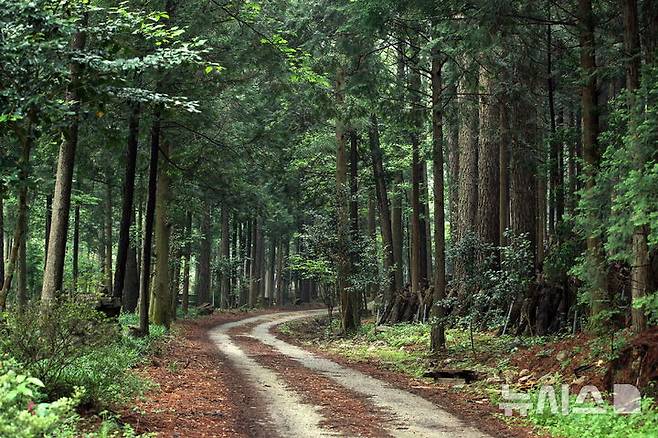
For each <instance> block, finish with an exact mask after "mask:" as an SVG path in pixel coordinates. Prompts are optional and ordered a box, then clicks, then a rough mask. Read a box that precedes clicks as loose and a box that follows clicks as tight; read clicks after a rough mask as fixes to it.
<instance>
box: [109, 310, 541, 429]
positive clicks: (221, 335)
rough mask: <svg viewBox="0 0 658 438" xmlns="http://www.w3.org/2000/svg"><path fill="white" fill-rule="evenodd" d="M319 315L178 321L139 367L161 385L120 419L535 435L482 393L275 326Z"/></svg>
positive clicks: (180, 425)
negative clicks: (321, 345)
mask: <svg viewBox="0 0 658 438" xmlns="http://www.w3.org/2000/svg"><path fill="white" fill-rule="evenodd" d="M321 313H322V311H321V310H304V311H296V312H289V311H274V312H272V311H269V312H257V313H219V314H216V315H213V316H211V317H207V318H202V319H198V320H191V321H183V322H181V323H179V324H178V325H177V330H178V335H177V336H175V337H174V338H173V340H171V341H170V342H169V343H168V344H167V345H166V346H165V348H164V349H163V350H162V354H161V355H160V356H158V357H154V358H153V359H152V360H151V361H150V363H148V364H147V365H146V366H144V367H142V368H141V369H140V370H139V371H138V372H139V373H140V374H142V375H143V376H145V377H148V378H149V379H151V380H152V381H154V382H155V383H156V387H155V388H154V389H153V390H151V391H150V392H149V393H147V394H146V395H145V396H144V397H143V398H142V399H140V400H138V401H137V402H136V403H135V405H134V406H131V407H128V408H125V409H124V410H123V412H122V413H121V414H122V420H123V421H124V422H127V423H130V424H131V425H133V426H134V427H135V429H136V431H137V432H139V433H147V432H153V433H156V434H157V436H163V437H277V436H278V437H289V436H295V437H318V436H349V437H357V436H363V437H407V436H409V437H411V436H413V437H485V436H501V437H502V436H505V437H508V436H517V437H525V436H532V434H531V433H530V432H529V429H527V428H526V429H523V428H516V427H515V428H510V427H509V426H508V425H507V424H506V422H505V421H503V420H502V419H501V418H500V417H499V416H497V415H495V412H494V410H493V409H492V407H491V405H490V404H489V403H488V402H485V401H484V400H483V399H482V397H481V396H480V397H479V399H478V398H469V396H465V395H464V394H457V393H452V392H450V391H448V390H447V389H446V387H443V386H441V385H436V384H434V383H432V382H429V381H428V380H427V379H425V380H419V379H416V378H413V377H409V376H408V375H405V374H403V373H400V372H395V371H387V370H384V369H382V368H381V367H378V366H376V365H373V364H368V363H357V364H355V363H351V362H350V361H348V360H346V359H345V358H343V357H341V356H340V355H334V354H332V353H328V352H326V351H319V350H315V349H313V348H309V347H308V346H307V345H304V348H299V347H298V346H295V345H293V342H290V339H289V337H288V336H286V335H285V334H282V333H281V332H279V331H278V330H277V329H276V327H278V326H279V325H281V324H283V323H287V322H290V321H293V320H297V319H301V318H306V317H309V316H317V315H319V314H321ZM302 342H303V341H302Z"/></svg>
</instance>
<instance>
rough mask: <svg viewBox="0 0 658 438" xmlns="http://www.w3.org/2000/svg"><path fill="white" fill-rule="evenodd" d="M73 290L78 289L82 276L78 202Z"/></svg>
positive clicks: (74, 222)
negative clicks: (79, 279)
mask: <svg viewBox="0 0 658 438" xmlns="http://www.w3.org/2000/svg"><path fill="white" fill-rule="evenodd" d="M72 270H73V285H72V287H71V289H72V290H73V292H77V291H78V278H79V277H80V205H78V204H76V205H75V209H74V212H73V267H72Z"/></svg>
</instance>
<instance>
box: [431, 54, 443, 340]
mask: <svg viewBox="0 0 658 438" xmlns="http://www.w3.org/2000/svg"><path fill="white" fill-rule="evenodd" d="M443 62H444V60H443V59H442V57H441V55H440V54H439V53H438V49H436V48H435V49H434V50H433V51H432V172H433V174H434V186H433V189H434V259H435V260H434V292H433V297H432V301H433V302H432V310H431V316H432V331H431V334H430V348H431V350H432V351H437V350H440V349H444V348H445V345H446V340H445V329H444V323H443V321H442V318H443V316H444V310H443V304H442V301H443V299H444V298H445V296H446V272H445V205H444V199H445V198H444V195H445V193H444V186H443V164H444V163H443V108H442V103H443V102H442V99H441V92H442V88H443V83H442V76H441V69H442V67H443Z"/></svg>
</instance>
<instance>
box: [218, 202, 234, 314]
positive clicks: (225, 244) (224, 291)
mask: <svg viewBox="0 0 658 438" xmlns="http://www.w3.org/2000/svg"><path fill="white" fill-rule="evenodd" d="M229 225H230V224H229V213H228V207H227V206H226V204H223V205H222V244H221V248H220V249H221V257H222V260H221V266H222V270H221V276H222V279H221V294H220V301H219V304H220V308H226V307H228V298H229V295H230V293H231V290H230V269H229V263H230V262H231V253H230V249H231V241H230V235H229V233H230V228H229Z"/></svg>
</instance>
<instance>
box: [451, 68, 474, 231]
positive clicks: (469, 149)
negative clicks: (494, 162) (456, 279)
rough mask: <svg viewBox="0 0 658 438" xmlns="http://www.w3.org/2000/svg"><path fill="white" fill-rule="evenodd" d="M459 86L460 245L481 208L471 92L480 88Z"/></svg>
mask: <svg viewBox="0 0 658 438" xmlns="http://www.w3.org/2000/svg"><path fill="white" fill-rule="evenodd" d="M464 81H465V80H463V81H461V82H460V84H459V89H460V90H459V94H460V97H459V106H460V112H459V126H460V128H459V206H458V211H457V216H458V218H459V220H458V224H457V227H456V230H455V232H456V241H457V242H458V241H459V240H461V238H462V237H463V236H464V235H465V234H466V233H467V232H473V231H475V220H476V211H477V205H478V198H477V196H478V186H477V182H478V168H477V165H478V107H477V105H475V104H474V102H473V101H472V99H473V98H472V97H471V91H472V90H473V89H477V87H470V86H467V84H466V83H464Z"/></svg>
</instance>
